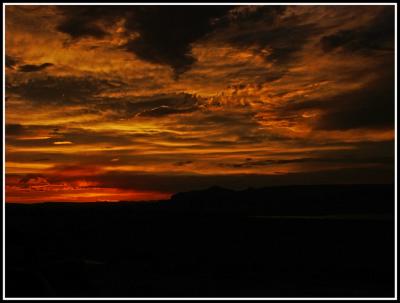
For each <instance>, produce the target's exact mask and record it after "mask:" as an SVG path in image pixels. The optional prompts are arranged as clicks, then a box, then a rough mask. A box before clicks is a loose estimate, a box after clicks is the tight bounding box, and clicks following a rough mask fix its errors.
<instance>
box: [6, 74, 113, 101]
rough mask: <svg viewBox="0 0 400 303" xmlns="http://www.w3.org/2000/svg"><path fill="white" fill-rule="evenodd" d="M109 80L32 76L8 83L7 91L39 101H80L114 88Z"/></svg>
mask: <svg viewBox="0 0 400 303" xmlns="http://www.w3.org/2000/svg"><path fill="white" fill-rule="evenodd" d="M112 87H113V86H112V84H111V83H110V82H108V81H107V80H101V79H95V78H91V77H86V78H84V77H56V76H48V77H45V78H32V79H29V80H28V81H27V82H23V83H8V84H7V92H8V93H11V94H16V95H19V96H20V97H22V98H26V99H28V100H30V101H33V102H37V103H55V104H66V103H79V102H82V103H84V102H87V101H88V100H87V99H88V98H89V97H92V96H94V95H95V94H97V93H99V92H101V91H103V90H105V89H107V88H112Z"/></svg>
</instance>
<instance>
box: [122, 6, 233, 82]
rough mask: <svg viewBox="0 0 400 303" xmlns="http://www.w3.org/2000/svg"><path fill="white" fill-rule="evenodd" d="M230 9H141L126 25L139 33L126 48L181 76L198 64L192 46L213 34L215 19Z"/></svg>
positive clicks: (208, 7) (138, 8)
mask: <svg viewBox="0 0 400 303" xmlns="http://www.w3.org/2000/svg"><path fill="white" fill-rule="evenodd" d="M230 8H231V7H229V6H196V7H194V6H157V7H154V6H143V7H137V9H136V10H135V13H134V15H133V16H132V18H129V19H128V20H127V23H126V27H127V29H128V30H131V31H137V32H139V34H140V36H139V38H137V39H134V40H130V41H129V42H128V43H127V44H126V45H125V46H124V47H125V49H126V50H128V51H131V52H133V53H135V54H136V55H137V56H138V57H139V58H141V59H143V60H146V61H149V62H153V63H156V64H166V65H169V66H171V67H172V68H173V70H174V72H175V75H176V76H179V75H180V74H182V73H183V72H185V71H186V70H188V69H189V68H190V66H191V65H192V64H193V63H194V62H195V58H194V57H193V55H192V54H191V44H192V43H193V42H195V41H197V40H198V39H200V38H202V37H203V36H204V35H206V34H207V33H208V32H210V31H211V30H212V23H211V22H212V19H213V18H216V17H218V16H221V15H223V14H224V13H226V12H227V11H228V10H229V9H230Z"/></svg>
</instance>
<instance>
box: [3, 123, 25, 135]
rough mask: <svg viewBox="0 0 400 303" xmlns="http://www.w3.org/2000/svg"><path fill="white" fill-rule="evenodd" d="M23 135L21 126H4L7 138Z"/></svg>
mask: <svg viewBox="0 0 400 303" xmlns="http://www.w3.org/2000/svg"><path fill="white" fill-rule="evenodd" d="M23 133H24V127H23V126H22V125H21V124H6V135H7V136H18V135H21V134H23Z"/></svg>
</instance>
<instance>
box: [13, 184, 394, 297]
mask: <svg viewBox="0 0 400 303" xmlns="http://www.w3.org/2000/svg"><path fill="white" fill-rule="evenodd" d="M6 296H7V297H27V296H29V297H35V296H42V297H85V296H89V297H107V296H111V297H393V296H394V186H393V185H388V186H386V185H365V186H301V187H278V188H265V189H257V190H256V189H249V190H246V191H241V192H233V191H229V190H224V189H221V188H217V187H215V188H211V189H208V190H205V191H198V192H190V193H182V194H177V195H175V196H173V198H172V199H171V200H169V201H160V202H151V203H149V202H147V203H128V202H126V203H114V204H112V203H85V204H68V203H44V204H36V205H16V204H8V205H7V206H6Z"/></svg>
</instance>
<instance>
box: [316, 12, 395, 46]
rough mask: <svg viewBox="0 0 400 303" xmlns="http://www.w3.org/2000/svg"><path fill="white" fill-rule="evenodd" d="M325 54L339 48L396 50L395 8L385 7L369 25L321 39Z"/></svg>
mask: <svg viewBox="0 0 400 303" xmlns="http://www.w3.org/2000/svg"><path fill="white" fill-rule="evenodd" d="M321 47H322V49H323V50H324V51H325V52H330V51H333V50H335V49H337V48H341V49H343V50H347V51H349V52H354V51H368V50H390V51H393V50H394V7H389V6H388V7H385V8H383V10H382V12H381V13H380V14H378V15H377V16H376V17H375V18H374V20H373V21H372V22H369V24H368V25H365V26H362V27H359V28H356V29H351V30H340V31H338V32H336V33H335V34H333V35H329V36H324V37H322V38H321Z"/></svg>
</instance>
